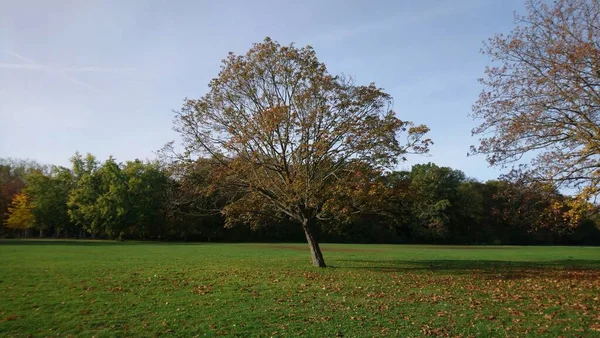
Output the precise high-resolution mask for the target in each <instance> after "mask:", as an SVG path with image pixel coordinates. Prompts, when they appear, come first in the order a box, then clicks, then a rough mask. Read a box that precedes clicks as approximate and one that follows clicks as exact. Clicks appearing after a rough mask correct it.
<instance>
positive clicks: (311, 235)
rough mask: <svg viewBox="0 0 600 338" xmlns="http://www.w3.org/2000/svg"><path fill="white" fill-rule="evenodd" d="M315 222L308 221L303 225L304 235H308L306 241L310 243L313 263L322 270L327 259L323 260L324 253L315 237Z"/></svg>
mask: <svg viewBox="0 0 600 338" xmlns="http://www.w3.org/2000/svg"><path fill="white" fill-rule="evenodd" d="M314 223H315V220H310V219H307V220H305V221H304V222H303V224H302V229H304V235H306V241H307V242H308V247H309V248H310V254H311V257H312V263H313V265H314V266H318V267H320V268H324V267H326V266H327V265H325V259H323V253H321V248H320V247H319V242H318V241H317V238H316V237H315V226H314Z"/></svg>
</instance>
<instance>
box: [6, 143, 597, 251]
mask: <svg viewBox="0 0 600 338" xmlns="http://www.w3.org/2000/svg"><path fill="white" fill-rule="evenodd" d="M71 164H72V165H71V167H70V168H66V167H62V166H50V165H42V164H39V163H36V162H32V161H26V160H16V159H0V219H1V220H2V226H1V228H0V237H5V238H17V237H21V238H22V237H41V238H82V239H83V238H87V239H89V238H96V239H117V240H160V241H170V240H175V241H182V240H185V241H222V242H238V241H274V242H286V241H289V242H299V241H304V234H303V232H302V229H301V228H300V227H298V226H295V225H294V226H290V223H293V222H292V221H290V220H289V219H286V217H281V216H280V215H277V214H276V213H272V212H268V211H266V210H261V207H260V206H256V208H255V212H256V213H257V214H260V215H259V217H258V218H257V219H258V220H260V221H257V222H244V220H243V219H239V220H238V221H235V220H234V221H229V222H226V219H225V217H223V215H222V211H223V209H224V208H227V206H228V205H230V204H231V202H232V201H235V200H236V199H239V198H241V196H238V195H237V194H238V192H237V191H227V190H226V186H220V187H216V186H215V185H214V184H212V183H211V181H212V180H214V178H215V177H216V176H215V175H216V173H215V171H216V170H217V168H218V166H215V165H213V163H211V160H208V159H200V160H196V161H195V162H194V163H187V164H186V165H178V164H175V163H170V164H165V163H161V162H158V161H156V162H143V161H139V160H135V161H127V162H125V163H120V162H117V160H116V159H114V158H109V159H108V160H106V161H104V162H100V161H98V160H97V159H96V158H95V157H94V156H93V155H91V154H88V155H86V156H82V155H80V154H76V155H75V156H73V157H72V159H71ZM373 173H375V171H370V175H372V177H369V179H368V180H357V181H359V182H361V183H360V184H361V185H364V184H365V182H368V183H367V184H369V185H371V187H370V188H368V189H367V188H365V187H361V186H357V187H354V188H353V189H355V190H360V189H367V190H369V191H377V194H371V195H369V196H366V197H364V196H363V197H362V198H363V200H361V199H360V198H356V199H352V200H351V199H348V198H347V196H346V197H345V196H341V195H340V196H339V198H338V199H337V200H335V204H336V205H335V206H332V207H336V208H340V210H342V209H343V212H342V213H341V214H346V215H348V216H347V217H343V218H337V219H331V220H327V221H320V222H319V224H318V237H319V240H320V241H323V242H353V243H435V244H503V245H507V244H516V245H599V244H600V220H599V218H598V216H597V214H596V212H595V210H594V209H593V208H589V209H586V210H588V211H586V212H585V213H581V212H577V213H572V214H573V216H572V217H571V218H569V217H567V216H566V215H570V213H569V211H570V210H568V208H569V205H570V204H569V203H568V202H569V200H570V199H571V197H569V196H565V195H563V194H561V193H560V192H559V191H557V189H555V188H553V187H552V186H548V185H542V184H539V183H527V182H526V181H521V180H519V179H518V178H515V177H504V178H501V179H499V180H491V181H487V182H480V181H477V180H475V179H472V178H469V177H466V176H465V174H464V173H463V172H462V171H460V170H456V169H452V168H448V167H440V166H438V165H436V164H433V163H428V164H418V165H414V166H413V167H412V168H411V170H410V171H391V172H376V173H377V174H376V175H375V174H373ZM373 185H376V186H377V189H376V190H373V188H372V186H373ZM365 206H366V207H365Z"/></svg>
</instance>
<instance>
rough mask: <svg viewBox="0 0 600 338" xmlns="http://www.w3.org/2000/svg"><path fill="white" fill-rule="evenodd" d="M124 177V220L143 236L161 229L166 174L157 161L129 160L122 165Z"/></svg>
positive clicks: (164, 203) (163, 216) (156, 232)
mask: <svg viewBox="0 0 600 338" xmlns="http://www.w3.org/2000/svg"><path fill="white" fill-rule="evenodd" d="M123 174H124V175H125V177H126V189H127V190H126V192H127V197H126V200H127V202H126V204H127V214H128V217H127V223H128V225H130V226H131V227H132V228H133V229H134V231H135V232H136V233H137V234H138V236H139V237H140V238H141V239H145V238H146V237H147V236H149V235H152V234H158V233H160V228H161V227H162V226H163V225H164V223H165V221H166V219H165V213H166V210H165V209H166V203H167V188H168V177H167V175H166V173H165V171H164V170H162V169H161V168H160V166H159V165H158V163H144V162H142V161H140V160H135V161H128V162H127V163H126V164H125V167H124V168H123Z"/></svg>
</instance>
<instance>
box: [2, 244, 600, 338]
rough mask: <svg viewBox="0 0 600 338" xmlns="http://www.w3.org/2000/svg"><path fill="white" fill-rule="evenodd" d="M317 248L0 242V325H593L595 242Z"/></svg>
mask: <svg viewBox="0 0 600 338" xmlns="http://www.w3.org/2000/svg"><path fill="white" fill-rule="evenodd" d="M323 250H324V252H325V253H326V254H327V257H328V261H329V264H330V265H331V266H333V267H334V268H331V269H314V268H311V267H308V266H307V264H306V261H307V257H306V254H305V245H302V244H285V245H284V244H271V245H269V244H206V243H205V244H197V245H192V244H137V243H116V242H101V241H71V242H68V241H64V242H48V241H39V240H38V241H23V240H21V241H3V242H0V257H2V264H0V280H1V282H0V327H1V331H2V335H3V336H8V337H11V336H19V337H20V336H28V335H32V336H36V337H37V336H41V337H45V336H59V337H67V336H69V335H72V336H74V337H92V336H96V337H114V336H135V337H153V336H163V335H165V336H177V337H194V336H196V335H199V336H204V335H206V336H240V337H257V336H261V337H263V336H297V335H303V336H307V337H335V336H348V337H354V336H357V337H373V336H376V337H380V336H397V337H423V336H450V337H455V336H463V337H471V336H476V337H505V336H518V337H558V336H582V337H594V336H597V335H598V333H599V332H598V331H597V330H598V329H599V325H600V321H599V319H598V313H600V302H599V301H598V290H599V289H600V248H588V247H570V248H569V247H488V246H472V247H470V246H413V245H402V246H392V245H335V244H323ZM99 258H101V259H99ZM24 262H27V264H24ZM574 290H575V292H574ZM23 295H27V296H26V297H24V296H23Z"/></svg>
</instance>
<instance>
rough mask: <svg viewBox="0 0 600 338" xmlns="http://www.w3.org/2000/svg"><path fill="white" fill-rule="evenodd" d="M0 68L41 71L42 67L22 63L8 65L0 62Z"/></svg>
mask: <svg viewBox="0 0 600 338" xmlns="http://www.w3.org/2000/svg"><path fill="white" fill-rule="evenodd" d="M0 68H10V69H37V70H43V69H44V67H43V66H41V65H31V64H23V63H9V62H0Z"/></svg>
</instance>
